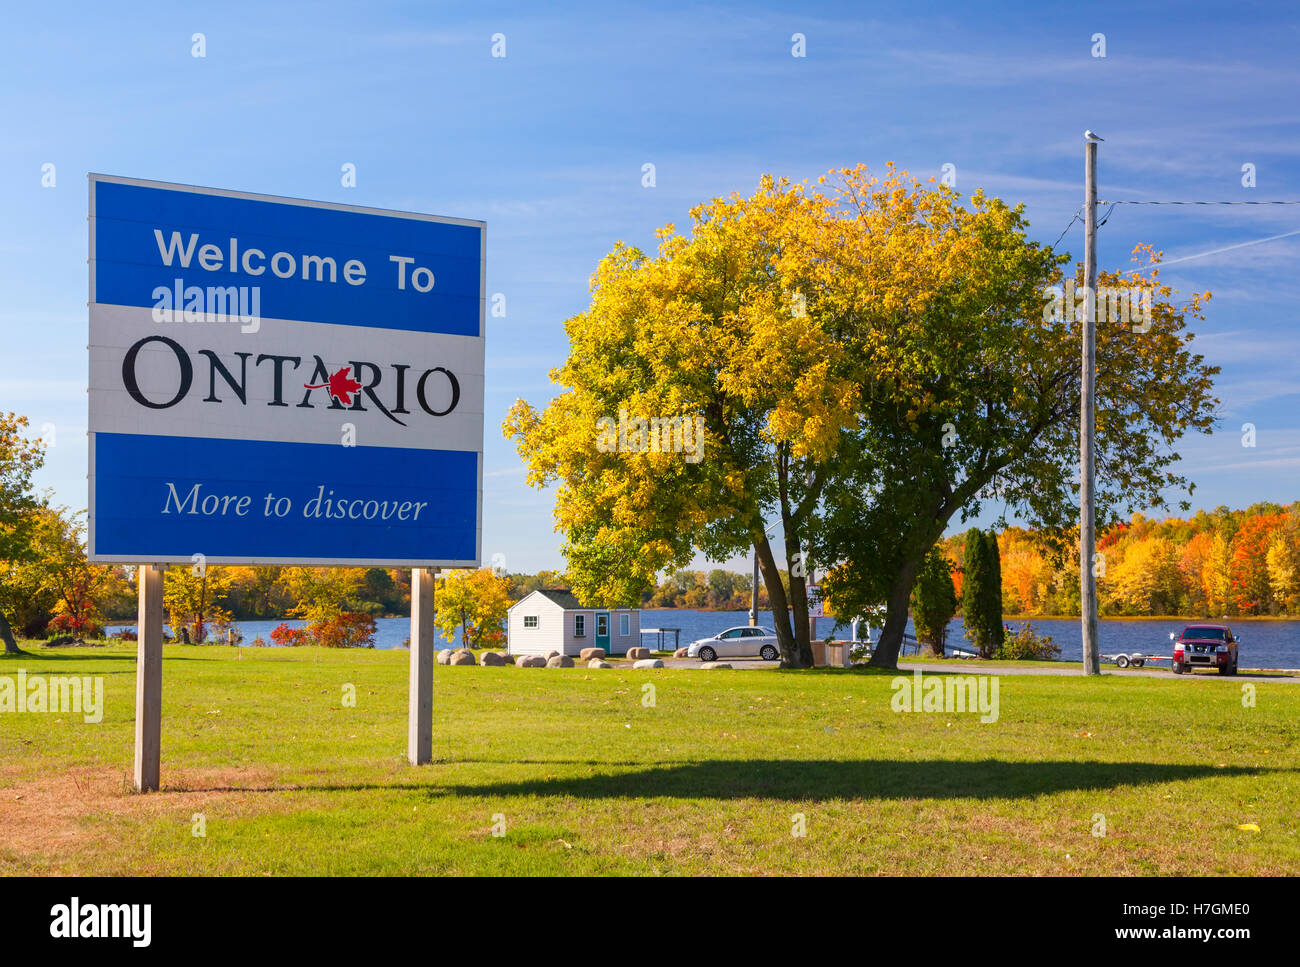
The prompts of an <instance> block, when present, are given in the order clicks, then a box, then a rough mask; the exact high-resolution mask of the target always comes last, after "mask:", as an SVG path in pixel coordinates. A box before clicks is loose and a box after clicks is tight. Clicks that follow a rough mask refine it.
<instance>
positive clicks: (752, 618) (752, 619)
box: [749, 547, 758, 628]
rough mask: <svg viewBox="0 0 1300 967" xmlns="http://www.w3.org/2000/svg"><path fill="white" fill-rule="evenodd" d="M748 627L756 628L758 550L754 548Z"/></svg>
mask: <svg viewBox="0 0 1300 967" xmlns="http://www.w3.org/2000/svg"><path fill="white" fill-rule="evenodd" d="M749 626H750V627H751V628H755V627H757V626H758V548H757V547H755V548H754V586H753V588H751V589H750V592H749Z"/></svg>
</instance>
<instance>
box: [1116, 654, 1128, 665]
mask: <svg viewBox="0 0 1300 967" xmlns="http://www.w3.org/2000/svg"><path fill="white" fill-rule="evenodd" d="M1115 665H1116V667H1118V668H1128V655H1116V656H1115Z"/></svg>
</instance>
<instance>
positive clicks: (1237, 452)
mask: <svg viewBox="0 0 1300 967" xmlns="http://www.w3.org/2000/svg"><path fill="white" fill-rule="evenodd" d="M178 6H179V5H174V4H166V5H164V4H147V3H146V4H135V5H133V7H132V11H133V12H132V13H131V14H130V15H126V14H123V13H121V12H119V11H117V10H113V9H109V8H107V7H105V6H103V5H89V4H87V5H61V4H45V5H31V4H28V5H23V6H20V7H16V8H13V9H11V10H9V11H7V12H6V26H5V30H4V31H3V33H0V65H2V66H0V76H2V77H3V79H4V83H3V84H2V85H0V116H3V118H4V122H5V150H4V151H3V152H0V226H2V228H0V291H3V293H4V295H5V299H4V301H3V304H2V305H0V328H2V330H3V339H2V340H0V346H2V347H3V351H2V356H0V358H2V359H3V378H2V379H0V409H3V410H16V411H18V412H20V413H23V414H25V415H27V416H28V417H29V418H30V419H31V421H32V423H33V424H34V426H35V427H36V428H37V429H38V430H39V429H40V428H41V427H43V426H44V425H46V424H49V425H51V426H52V427H53V428H54V433H53V439H54V443H55V445H54V447H53V448H52V449H51V451H50V453H49V458H48V461H47V466H46V468H45V469H44V470H43V471H42V472H41V475H40V478H39V484H40V485H41V486H43V487H50V488H53V489H54V491H55V494H56V499H57V500H58V501H59V502H60V503H65V504H68V505H71V506H74V507H83V506H85V504H86V484H85V473H86V448H85V439H84V433H85V427H86V413H85V407H86V402H85V386H86V297H87V293H86V255H87V243H86V220H85V219H86V198H87V193H86V181H85V175H86V172H88V171H98V172H104V173H109V174H119V175H128V176H134V177H142V178H152V179H158V180H163V181H175V182H182V183H188V184H199V185H210V186H215V187H222V188H234V189H240V190H245V191H253V192H263V193H268V194H282V195H291V196H296V197H306V198H318V199H324V200H329V201H338V202H345V203H349V204H356V205H369V206H376V207H385V208H398V209H405V210H413V211H425V212H432V213H436V214H442V215H453V216H459V217H465V218H481V219H484V220H486V221H487V223H488V275H487V278H488V286H487V289H488V292H489V294H490V293H496V292H501V293H504V294H505V296H506V305H507V315H506V318H504V319H489V326H488V334H487V347H488V348H487V421H486V422H487V429H486V458H485V469H486V473H485V478H484V485H485V494H484V538H483V553H484V557H485V559H489V558H491V557H492V555H493V554H497V553H500V554H504V555H505V559H506V566H507V567H508V568H510V569H511V570H530V571H531V570H536V569H538V568H541V567H558V566H560V565H561V564H562V561H561V558H560V555H559V551H558V547H559V544H560V540H559V536H558V535H556V534H555V533H554V532H553V530H552V521H551V506H552V495H551V493H550V492H546V491H542V492H539V491H535V490H531V489H530V488H528V487H527V486H525V484H524V482H523V474H522V469H521V467H520V463H519V460H518V458H517V456H516V454H515V452H514V450H513V447H512V446H511V445H510V444H509V443H507V442H506V441H505V440H504V439H502V438H501V436H500V433H499V430H498V429H497V428H498V427H499V425H500V421H501V418H502V416H503V415H504V413H505V411H506V409H507V407H508V406H509V405H510V403H511V402H512V401H513V400H514V399H515V398H516V397H517V396H523V397H525V398H527V399H529V400H532V401H533V402H535V403H539V404H540V403H543V402H544V401H545V400H546V399H547V398H548V397H549V395H550V394H551V391H552V390H551V387H550V386H549V383H548V379H547V370H548V368H549V367H551V366H554V365H558V364H559V363H560V362H561V361H562V360H563V358H564V356H565V354H566V349H567V342H566V339H565V337H564V331H563V325H562V324H563V321H564V319H565V318H567V317H568V316H570V315H572V314H574V313H576V312H578V311H580V310H582V309H583V308H584V306H585V304H586V300H587V280H588V278H589V276H590V274H591V272H592V270H593V269H594V268H595V266H596V263H597V262H598V261H599V259H600V257H601V256H602V255H603V254H604V253H605V252H607V251H608V250H609V248H610V247H611V245H612V244H613V243H614V242H615V241H616V240H619V239H622V240H625V241H628V242H631V243H635V244H639V245H642V246H643V247H647V248H648V247H651V246H652V244H653V232H654V230H655V228H656V227H658V226H660V225H662V224H663V223H665V222H669V221H673V222H676V223H677V224H679V225H681V224H685V223H686V222H687V221H688V219H687V217H686V212H687V210H688V209H689V208H690V207H691V206H692V205H694V204H696V203H698V202H700V201H702V200H705V199H707V198H710V197H713V196H716V195H721V194H727V193H730V192H732V191H741V192H748V191H749V190H751V189H752V188H753V186H754V185H755V183H756V181H757V180H758V178H759V176H760V174H762V173H763V172H772V173H774V174H780V175H788V176H790V177H792V178H805V177H815V176H816V175H818V174H820V173H823V172H825V171H826V170H827V169H829V168H832V167H842V166H846V165H853V164H856V163H858V162H865V163H866V164H868V165H869V166H872V167H880V166H883V165H884V164H885V163H886V162H888V161H895V162H897V163H898V164H899V165H901V166H902V167H904V168H906V169H908V170H909V171H911V172H912V173H914V174H916V175H918V176H922V177H929V176H931V175H933V176H936V177H937V176H938V175H939V174H940V171H941V169H942V166H943V165H945V164H952V165H954V166H955V168H956V176H957V181H956V187H957V188H958V190H959V191H961V192H963V193H969V192H971V191H973V190H974V189H975V188H976V187H983V188H984V189H985V190H986V191H987V192H989V193H992V194H996V195H998V196H1000V197H1002V198H1004V199H1006V200H1007V201H1009V202H1013V203H1014V202H1024V203H1025V205H1026V208H1027V214H1028V217H1029V219H1030V221H1031V224H1032V226H1033V234H1034V235H1035V237H1037V238H1039V239H1040V240H1042V241H1045V242H1048V243H1050V242H1052V241H1054V240H1055V239H1056V238H1057V236H1058V235H1060V233H1061V232H1062V230H1063V229H1065V227H1066V225H1067V223H1069V221H1070V218H1071V215H1072V214H1073V213H1074V212H1075V210H1076V209H1077V208H1078V207H1079V206H1080V204H1081V203H1082V187H1081V181H1082V173H1083V171H1082V169H1083V147H1082V139H1081V135H1082V132H1083V130H1084V129H1085V128H1092V129H1093V130H1096V131H1097V132H1099V133H1100V134H1101V135H1102V136H1103V137H1105V138H1106V141H1105V143H1104V144H1103V145H1102V146H1101V161H1100V181H1101V196H1102V197H1103V198H1106V199H1131V200H1137V199H1179V200H1231V201H1245V200H1265V199H1300V152H1298V150H1297V137H1296V134H1297V124H1298V122H1300V102H1298V101H1297V97H1296V92H1297V91H1298V90H1300V61H1297V58H1296V57H1295V53H1294V52H1295V49H1296V47H1297V44H1298V43H1300V15H1297V14H1296V13H1295V12H1294V9H1293V8H1290V7H1289V5H1286V4H1262V5H1251V4H1236V5H1233V6H1231V7H1226V8H1221V9H1218V10H1214V9H1212V8H1210V7H1202V6H1200V5H1196V4H1187V3H1169V4H1140V3H1139V4H1135V3H1123V4H1094V5H1090V8H1089V9H1088V10H1086V11H1084V10H1081V9H1078V7H1076V6H1075V5H1071V6H1069V7H1062V8H1061V9H1056V10H1044V9H1041V8H1042V7H1043V6H1044V5H1041V4H1039V5H1030V4H1019V3H1008V4H999V3H985V4H978V5H976V4H952V5H941V4H924V3H909V4H903V5H900V4H880V5H868V4H823V5H813V4H803V3H800V4H794V3H791V4H772V3H757V4H755V3H747V4H736V5H726V4H671V3H655V4H645V5H635V6H629V7H628V8H627V9H625V10H620V9H617V8H615V7H613V6H612V5H606V4H592V5H578V4H569V5H563V6H561V5H558V4H557V5H550V4H547V5H543V4H491V3H476V4H436V5H435V4H417V3H407V4H383V3H373V4H366V5H345V4H335V3H310V4H307V3H303V4H275V5H272V6H271V7H270V9H269V10H268V9H267V8H266V6H265V5H263V4H235V3H222V4H195V5H187V7H188V8H187V9H183V10H181V9H177V7H178ZM196 32H201V33H203V34H204V36H205V39H206V57H203V58H195V57H193V56H191V46H192V43H191V37H192V35H193V34H195V33H196ZM497 33H500V34H504V35H505V40H506V56H505V57H504V58H494V57H492V56H491V50H492V36H493V35H494V34H497ZM795 33H802V34H803V35H804V36H805V37H806V56H805V57H802V58H796V57H793V56H791V47H792V39H791V38H792V35H793V34H795ZM1096 33H1103V34H1104V35H1105V43H1106V56H1105V57H1104V58H1101V57H1094V56H1092V50H1093V47H1094V44H1093V41H1092V37H1093V35H1094V34H1096ZM345 163H351V164H354V165H356V170H357V186H356V187H355V188H344V187H342V185H341V184H340V168H341V166H342V165H344V164H345ZM646 163H652V164H654V165H655V167H656V185H655V187H654V188H645V187H642V183H641V182H642V178H641V175H642V165H643V164H646ZM1248 163H1249V164H1253V165H1255V170H1256V178H1257V186H1256V187H1255V188H1253V189H1252V188H1245V187H1243V186H1242V183H1241V179H1242V165H1243V164H1248ZM45 164H53V165H54V166H55V176H56V183H55V186H54V187H52V188H46V187H42V184H41V176H42V166H43V165H45ZM1297 230H1300V206H1287V207H1281V206H1279V207H1256V206H1249V207H1242V206H1237V207H1221V208H1186V207H1159V208H1150V207H1137V206H1120V207H1119V208H1117V209H1116V210H1115V212H1114V214H1113V216H1112V217H1111V219H1110V221H1109V222H1108V223H1107V224H1106V225H1105V226H1104V227H1103V228H1102V229H1101V231H1100V236H1099V237H1100V261H1101V264H1102V266H1103V267H1124V266H1126V265H1127V260H1128V255H1129V252H1130V251H1131V249H1132V248H1133V246H1134V245H1135V244H1137V243H1139V242H1150V243H1151V244H1153V245H1155V246H1156V247H1157V248H1159V249H1162V250H1163V251H1164V252H1165V256H1166V259H1168V260H1171V261H1172V260H1175V259H1185V261H1180V262H1178V263H1177V264H1176V265H1171V266H1170V267H1169V268H1168V269H1167V270H1166V271H1165V273H1164V277H1165V279H1166V280H1167V281H1169V282H1170V283H1171V284H1173V285H1175V286H1176V287H1177V288H1179V289H1181V290H1182V291H1185V292H1189V291H1193V290H1201V291H1203V290H1206V289H1208V290H1211V291H1213V292H1214V298H1213V300H1212V302H1211V303H1210V306H1209V312H1208V318H1207V319H1206V321H1205V322H1204V323H1203V324H1200V325H1199V326H1198V327H1197V335H1198V339H1197V342H1196V346H1197V348H1198V349H1199V350H1200V351H1201V352H1203V353H1204V354H1205V355H1206V356H1207V358H1209V359H1210V360H1211V361H1212V362H1215V363H1217V364H1219V365H1221V366H1222V367H1223V373H1222V375H1221V376H1220V378H1219V384H1218V390H1219V391H1218V395H1219V397H1220V398H1221V399H1222V401H1223V407H1222V416H1223V420H1222V423H1221V429H1220V431H1219V432H1217V433H1215V434H1214V435H1212V436H1209V437H1195V438H1189V439H1187V440H1185V441H1184V443H1183V445H1182V446H1180V447H1179V450H1180V452H1181V453H1182V454H1183V456H1184V458H1185V460H1184V469H1185V472H1187V473H1189V474H1190V475H1191V476H1192V478H1193V479H1194V480H1195V481H1196V483H1197V485H1198V486H1197V491H1196V494H1195V496H1194V499H1193V503H1194V506H1196V507H1207V508H1213V507H1215V506H1217V505H1219V504H1228V505H1232V506H1246V505H1248V504H1250V503H1253V502H1255V501H1259V500H1274V501H1279V502H1289V501H1291V500H1294V499H1296V498H1297V496H1298V494H1297V487H1296V483H1297V480H1298V479H1300V416H1297V408H1298V404H1300V376H1298V375H1297V360H1298V359H1300V327H1298V325H1297V312H1296V306H1297V305H1298V304H1300V302H1298V301H1297V300H1300V273H1298V272H1297V265H1300V263H1298V262H1297V255H1298V254H1300V235H1294V236H1291V237H1287V238H1282V239H1278V240H1274V241H1270V242H1266V243H1263V244H1258V245H1247V246H1244V247H1239V248H1229V249H1228V250H1227V251H1222V252H1217V254H1211V255H1205V254H1204V253H1207V252H1215V251H1216V250H1219V249H1224V248H1228V247H1229V246H1237V245H1241V243H1245V242H1252V241H1255V240H1258V239H1264V238H1268V237H1270V236H1275V235H1281V234H1283V233H1287V232H1294V231H1297ZM1061 247H1062V248H1064V249H1068V250H1069V251H1071V252H1073V253H1074V254H1075V255H1076V257H1081V254H1082V231H1081V229H1080V227H1079V226H1078V225H1075V226H1074V227H1073V228H1072V229H1071V230H1070V232H1069V233H1067V234H1066V236H1065V238H1064V240H1063V241H1062V242H1061ZM1246 422H1250V423H1253V424H1254V425H1255V426H1256V428H1257V431H1256V432H1257V437H1256V439H1257V445H1256V446H1255V447H1254V448H1246V447H1243V446H1242V441H1241V436H1242V434H1241V426H1242V424H1243V423H1246ZM47 433H48V431H47ZM988 516H989V515H986V518H987V517H988Z"/></svg>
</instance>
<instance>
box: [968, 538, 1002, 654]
mask: <svg viewBox="0 0 1300 967" xmlns="http://www.w3.org/2000/svg"><path fill="white" fill-rule="evenodd" d="M992 572H993V563H992V561H991V560H990V559H989V544H988V541H986V540H985V539H984V534H983V533H982V532H981V531H980V529H979V528H978V527H972V528H971V529H970V530H968V531H967V532H966V549H965V553H964V554H963V556H962V586H961V587H962V592H961V600H962V621H963V622H964V623H965V626H966V637H967V638H968V639H969V640H970V643H971V644H972V645H974V646H975V649H976V650H977V651H978V652H979V653H980V657H982V658H988V657H989V656H991V655H992V654H993V649H994V648H995V647H996V645H995V643H994V641H993V637H992V634H991V633H990V631H989V627H988V612H989V598H990V596H991V595H990V593H989V588H990V585H991V584H992V581H993V573H992ZM998 597H999V600H1000V599H1001V595H999V596H998Z"/></svg>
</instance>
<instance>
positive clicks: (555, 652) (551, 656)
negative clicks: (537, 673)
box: [546, 648, 559, 661]
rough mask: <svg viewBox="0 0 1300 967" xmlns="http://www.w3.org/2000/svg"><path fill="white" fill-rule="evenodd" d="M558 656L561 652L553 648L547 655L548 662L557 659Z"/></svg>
mask: <svg viewBox="0 0 1300 967" xmlns="http://www.w3.org/2000/svg"><path fill="white" fill-rule="evenodd" d="M558 654H559V652H558V651H556V650H555V649H554V648H552V649H551V650H550V651H548V652H547V653H546V660H547V661H550V660H551V659H552V658H554V657H555V656H556V655H558Z"/></svg>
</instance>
